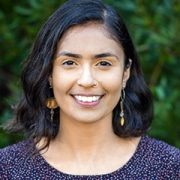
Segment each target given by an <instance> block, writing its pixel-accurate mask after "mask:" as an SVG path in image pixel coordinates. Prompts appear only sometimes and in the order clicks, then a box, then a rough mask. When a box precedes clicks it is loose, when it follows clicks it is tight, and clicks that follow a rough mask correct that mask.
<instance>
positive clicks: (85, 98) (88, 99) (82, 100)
mask: <svg viewBox="0 0 180 180" xmlns="http://www.w3.org/2000/svg"><path fill="white" fill-rule="evenodd" d="M103 96H104V95H72V97H73V98H74V99H75V101H76V102H77V103H78V104H80V105H82V106H86V107H92V106H96V105H98V104H99V102H100V100H101V99H102V97H103Z"/></svg>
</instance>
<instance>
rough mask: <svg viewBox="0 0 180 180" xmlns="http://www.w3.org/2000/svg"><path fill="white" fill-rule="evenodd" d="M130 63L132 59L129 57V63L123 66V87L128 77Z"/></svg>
mask: <svg viewBox="0 0 180 180" xmlns="http://www.w3.org/2000/svg"><path fill="white" fill-rule="evenodd" d="M131 64H132V60H131V59H129V64H128V65H127V66H126V67H125V68H124V72H123V83H122V87H123V89H124V88H125V87H126V83H127V81H128V79H129V77H130V70H131Z"/></svg>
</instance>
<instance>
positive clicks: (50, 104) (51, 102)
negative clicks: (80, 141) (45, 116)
mask: <svg viewBox="0 0 180 180" xmlns="http://www.w3.org/2000/svg"><path fill="white" fill-rule="evenodd" d="M50 89H52V86H50ZM46 106H47V107H48V108H49V109H50V120H51V122H53V117H54V109H56V108H57V107H58V104H57V102H56V99H55V98H54V97H49V98H48V99H47V101H46Z"/></svg>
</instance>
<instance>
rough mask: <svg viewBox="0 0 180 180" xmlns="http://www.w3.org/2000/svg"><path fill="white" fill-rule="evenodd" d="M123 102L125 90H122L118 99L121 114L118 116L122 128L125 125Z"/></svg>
mask: <svg viewBox="0 0 180 180" xmlns="http://www.w3.org/2000/svg"><path fill="white" fill-rule="evenodd" d="M124 100H125V90H124V88H123V89H122V94H121V98H120V108H121V112H120V114H119V116H120V125H121V126H124V123H125V119H124V107H123V103H124Z"/></svg>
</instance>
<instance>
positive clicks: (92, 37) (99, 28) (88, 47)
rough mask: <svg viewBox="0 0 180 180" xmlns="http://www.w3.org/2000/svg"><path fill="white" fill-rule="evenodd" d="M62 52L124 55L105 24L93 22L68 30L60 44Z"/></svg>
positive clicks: (59, 47)
mask: <svg viewBox="0 0 180 180" xmlns="http://www.w3.org/2000/svg"><path fill="white" fill-rule="evenodd" d="M61 50H66V51H73V52H77V53H79V52H90V53H99V52H102V51H110V52H114V53H121V54H122V53H123V50H122V47H121V45H120V44H119V43H118V42H117V41H115V40H114V39H113V38H112V35H111V34H110V32H109V31H108V30H107V28H106V27H105V26H104V25H103V24H100V23H92V22H91V23H87V24H83V25H77V26H74V27H71V28H70V29H68V30H67V31H66V32H65V33H64V35H63V36H62V38H61V39H60V41H59V43H58V51H61Z"/></svg>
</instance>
